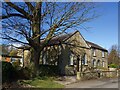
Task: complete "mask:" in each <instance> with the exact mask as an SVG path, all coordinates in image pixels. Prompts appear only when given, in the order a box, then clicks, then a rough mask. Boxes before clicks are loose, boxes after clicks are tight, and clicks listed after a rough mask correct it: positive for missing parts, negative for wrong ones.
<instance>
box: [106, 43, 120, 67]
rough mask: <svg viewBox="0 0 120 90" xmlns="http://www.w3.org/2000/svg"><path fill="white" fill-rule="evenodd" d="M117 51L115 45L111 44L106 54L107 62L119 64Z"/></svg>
mask: <svg viewBox="0 0 120 90" xmlns="http://www.w3.org/2000/svg"><path fill="white" fill-rule="evenodd" d="M119 59H120V57H119V51H118V46H117V45H112V46H111V48H110V51H109V55H108V63H109V64H115V65H119Z"/></svg>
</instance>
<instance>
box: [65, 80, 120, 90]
mask: <svg viewBox="0 0 120 90" xmlns="http://www.w3.org/2000/svg"><path fill="white" fill-rule="evenodd" d="M119 85H120V82H119V83H118V78H114V79H99V80H87V81H80V82H77V83H73V84H69V85H66V88H118V86H119Z"/></svg>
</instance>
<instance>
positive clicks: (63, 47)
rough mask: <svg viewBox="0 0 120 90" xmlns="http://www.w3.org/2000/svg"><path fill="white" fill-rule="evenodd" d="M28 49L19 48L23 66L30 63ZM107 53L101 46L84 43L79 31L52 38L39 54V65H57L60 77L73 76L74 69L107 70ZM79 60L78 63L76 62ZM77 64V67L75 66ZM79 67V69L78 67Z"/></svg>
mask: <svg viewBox="0 0 120 90" xmlns="http://www.w3.org/2000/svg"><path fill="white" fill-rule="evenodd" d="M29 49H30V47H20V48H19V50H20V51H23V52H24V53H23V54H19V55H22V56H23V59H24V65H26V64H27V63H26V62H29V61H30V56H31V55H30V50H29ZM107 55H108V51H107V50H106V49H104V48H102V47H101V46H99V45H97V44H94V43H92V42H89V41H86V40H85V39H84V37H83V36H82V35H81V34H80V32H79V31H76V32H74V33H70V34H65V35H61V36H57V37H53V38H52V40H50V41H49V44H48V45H47V47H45V48H44V50H43V51H42V53H41V56H40V64H48V65H57V66H58V67H59V72H60V74H62V75H66V74H68V75H72V74H73V75H74V74H76V69H77V68H79V71H82V72H83V71H85V70H86V69H87V68H89V67H92V68H95V69H98V68H99V69H100V68H106V69H107V68H108V61H107ZM77 58H79V61H77ZM77 64H79V65H77ZM78 66H79V67H78Z"/></svg>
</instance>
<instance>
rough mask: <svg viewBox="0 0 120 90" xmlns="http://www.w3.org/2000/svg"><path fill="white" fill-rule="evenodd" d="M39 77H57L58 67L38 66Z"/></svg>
mask: <svg viewBox="0 0 120 90" xmlns="http://www.w3.org/2000/svg"><path fill="white" fill-rule="evenodd" d="M39 68H40V69H39V74H40V76H54V75H58V73H59V72H58V67H57V66H54V65H40V66H39Z"/></svg>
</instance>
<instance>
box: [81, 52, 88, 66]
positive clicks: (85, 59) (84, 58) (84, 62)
mask: <svg viewBox="0 0 120 90" xmlns="http://www.w3.org/2000/svg"><path fill="white" fill-rule="evenodd" d="M82 64H84V65H87V55H86V54H84V57H83V62H82Z"/></svg>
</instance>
